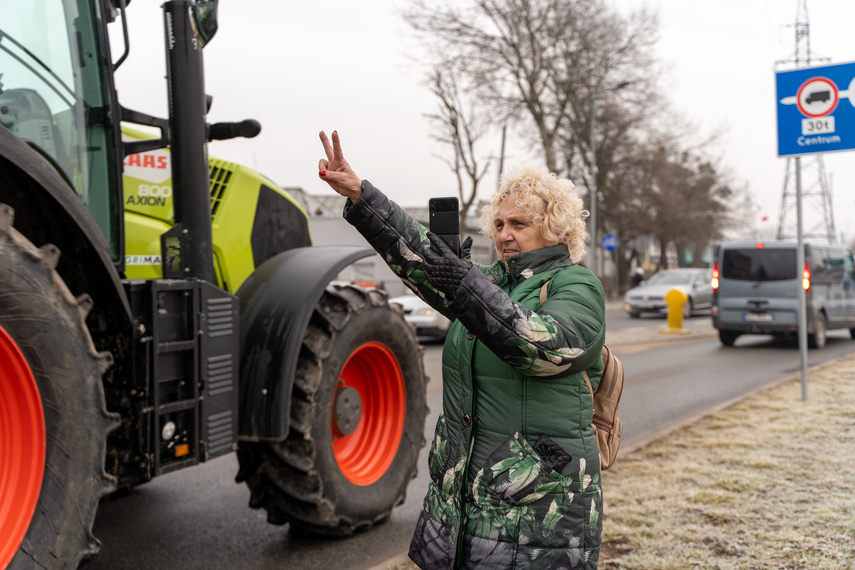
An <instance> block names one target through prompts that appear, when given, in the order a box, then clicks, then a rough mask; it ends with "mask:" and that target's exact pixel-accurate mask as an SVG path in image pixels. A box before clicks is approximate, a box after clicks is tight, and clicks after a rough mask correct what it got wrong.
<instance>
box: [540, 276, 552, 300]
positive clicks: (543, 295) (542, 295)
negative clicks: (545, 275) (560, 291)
mask: <svg viewBox="0 0 855 570" xmlns="http://www.w3.org/2000/svg"><path fill="white" fill-rule="evenodd" d="M549 281H552V280H551V279H550V280H549ZM549 281H547V282H546V283H544V284H543V287H541V288H540V304H541V305H542V304H544V303H545V302H546V286H547V285H549Z"/></svg>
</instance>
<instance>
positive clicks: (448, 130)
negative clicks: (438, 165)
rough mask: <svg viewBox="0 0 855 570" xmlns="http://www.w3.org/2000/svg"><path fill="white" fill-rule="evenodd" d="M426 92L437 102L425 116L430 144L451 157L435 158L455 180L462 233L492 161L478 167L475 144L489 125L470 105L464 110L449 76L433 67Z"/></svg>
mask: <svg viewBox="0 0 855 570" xmlns="http://www.w3.org/2000/svg"><path fill="white" fill-rule="evenodd" d="M429 85H430V90H431V92H432V93H433V94H434V95H436V97H437V99H438V100H439V104H438V109H437V111H436V112H435V113H432V114H429V115H428V119H430V121H431V122H432V123H433V126H434V134H433V135H432V136H433V138H434V140H436V141H439V142H441V143H443V144H445V145H448V146H450V147H451V148H452V151H453V152H452V157H451V158H448V157H446V156H444V155H439V158H440V160H442V161H443V162H445V163H446V164H447V165H448V167H449V168H450V169H451V171H452V172H453V173H454V175H455V177H456V178H457V193H458V196H459V197H460V203H461V206H460V227H461V231H462V232H464V233H465V231H466V225H465V222H466V219H467V215H468V213H469V210H470V209H471V208H472V205H473V204H474V203H475V200H476V198H477V196H478V184H479V183H480V182H481V179H482V178H484V175H485V174H486V173H487V170H488V169H489V167H490V163H491V162H492V160H491V159H490V158H487V159H485V161H484V163H483V165H481V164H479V158H478V153H477V152H476V148H475V147H476V144H477V142H478V140H479V139H481V138H482V137H483V135H484V134H485V133H486V132H487V130H488V129H489V125H490V123H489V121H488V120H487V118H486V116H485V115H484V113H483V112H480V111H479V110H478V108H477V106H476V105H474V104H473V103H472V102H470V103H469V105H468V106H467V104H466V102H465V101H464V99H465V95H464V93H463V92H462V90H461V89H460V87H459V86H458V83H457V81H456V79H455V76H454V74H453V73H448V72H444V71H443V66H441V65H437V66H436V67H435V68H434V69H433V71H432V73H431V75H430V80H429Z"/></svg>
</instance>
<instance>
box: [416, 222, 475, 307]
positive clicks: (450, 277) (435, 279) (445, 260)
mask: <svg viewBox="0 0 855 570" xmlns="http://www.w3.org/2000/svg"><path fill="white" fill-rule="evenodd" d="M427 235H428V239H430V243H431V245H432V246H433V248H430V247H428V248H425V250H424V265H423V268H424V271H425V277H426V278H427V280H428V283H430V284H431V285H433V287H434V288H435V289H436V290H437V291H439V292H441V293H444V294H445V296H446V297H447V298H449V299H454V296H455V295H456V294H457V289H458V288H459V287H460V283H461V282H462V281H463V278H464V277H466V274H467V273H468V272H469V269H470V268H471V267H472V262H471V261H469V258H470V257H471V254H470V250H471V249H472V238H471V237H468V238H466V240H465V241H464V242H463V245H462V246H461V247H460V257H457V256H456V255H455V254H454V252H453V251H451V248H450V247H448V245H447V244H446V243H445V242H444V241H442V238H441V237H439V236H438V235H436V234H435V233H433V232H428V234H427ZM434 249H436V250H437V251H439V253H437V252H436V251H434Z"/></svg>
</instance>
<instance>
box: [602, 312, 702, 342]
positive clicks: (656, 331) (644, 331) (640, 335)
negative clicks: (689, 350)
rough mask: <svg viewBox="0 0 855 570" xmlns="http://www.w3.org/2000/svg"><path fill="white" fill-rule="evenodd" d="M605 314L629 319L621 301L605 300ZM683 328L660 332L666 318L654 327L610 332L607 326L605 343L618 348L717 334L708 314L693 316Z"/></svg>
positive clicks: (663, 328) (688, 339) (666, 326)
mask: <svg viewBox="0 0 855 570" xmlns="http://www.w3.org/2000/svg"><path fill="white" fill-rule="evenodd" d="M606 315H609V316H614V315H623V316H624V317H625V318H627V319H629V317H628V316H626V313H625V312H624V309H623V301H609V302H607V303H606ZM683 328H684V329H685V331H684V332H681V333H673V332H672V333H663V332H661V331H665V330H666V329H668V319H667V318H666V319H662V320H661V321H659V322H658V326H657V327H655V328H650V327H637V328H630V329H628V330H622V331H615V332H610V331H609V330H608V328H606V345H608V346H609V347H612V348H618V347H621V346H626V345H645V344H650V343H655V344H659V343H663V342H685V341H694V340H699V339H703V338H716V337H717V335H718V333H717V332H716V330H715V329H714V328H712V322H711V319H710V318H709V317H708V316H707V317H706V318H704V319H700V320H699V319H697V318H694V319H691V320H690V321H687V322H684V323H683ZM642 348H643V346H640V347H639V348H638V349H639V350H640V349H642Z"/></svg>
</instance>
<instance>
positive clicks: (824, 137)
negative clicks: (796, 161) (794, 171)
mask: <svg viewBox="0 0 855 570" xmlns="http://www.w3.org/2000/svg"><path fill="white" fill-rule="evenodd" d="M775 83H776V87H777V90H776V95H777V99H778V105H777V110H778V156H794V155H800V154H816V153H820V152H831V151H836V150H852V149H855V63H843V64H839V65H825V66H821V67H804V68H801V69H794V70H792V71H781V72H779V73H776V74H775Z"/></svg>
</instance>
